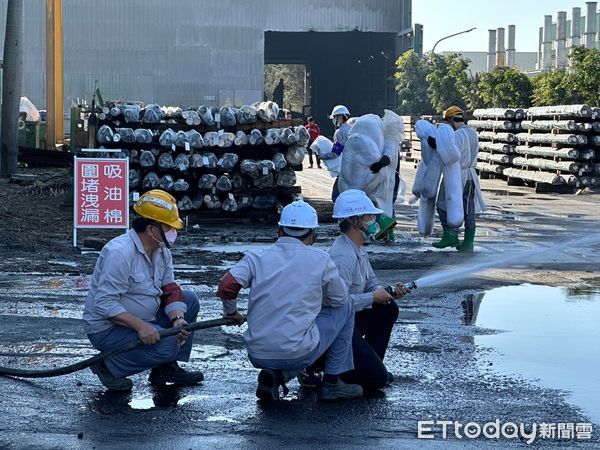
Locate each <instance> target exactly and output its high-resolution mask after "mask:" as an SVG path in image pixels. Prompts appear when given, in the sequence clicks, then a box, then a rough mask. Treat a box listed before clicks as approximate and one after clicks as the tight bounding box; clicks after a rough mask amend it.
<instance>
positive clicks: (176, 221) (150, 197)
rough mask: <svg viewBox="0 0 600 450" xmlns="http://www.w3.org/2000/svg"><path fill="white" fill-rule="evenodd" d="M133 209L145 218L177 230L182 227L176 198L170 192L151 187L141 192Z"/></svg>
mask: <svg viewBox="0 0 600 450" xmlns="http://www.w3.org/2000/svg"><path fill="white" fill-rule="evenodd" d="M133 210H134V211H135V212H136V213H138V214H139V215H140V216H142V217H145V218H146V219H152V220H156V221H157V222H161V223H164V224H167V225H169V226H171V227H173V228H175V229H177V230H181V229H182V228H183V221H182V220H181V219H180V218H179V211H178V209H177V200H175V197H173V196H172V195H171V194H169V193H167V192H165V191H161V190H160V189H152V190H151V191H148V192H146V193H145V194H143V195H142V196H141V197H140V199H139V200H138V201H137V202H136V204H135V205H133Z"/></svg>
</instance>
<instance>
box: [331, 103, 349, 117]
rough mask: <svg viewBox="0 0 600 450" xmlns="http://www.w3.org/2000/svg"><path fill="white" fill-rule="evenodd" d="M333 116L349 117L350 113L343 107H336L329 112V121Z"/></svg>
mask: <svg viewBox="0 0 600 450" xmlns="http://www.w3.org/2000/svg"><path fill="white" fill-rule="evenodd" d="M334 116H346V117H350V111H348V108H346V107H345V106H344V105H336V106H334V107H333V109H332V110H331V114H330V115H329V118H330V119H333V117H334Z"/></svg>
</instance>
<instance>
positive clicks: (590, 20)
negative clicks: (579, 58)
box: [585, 2, 598, 48]
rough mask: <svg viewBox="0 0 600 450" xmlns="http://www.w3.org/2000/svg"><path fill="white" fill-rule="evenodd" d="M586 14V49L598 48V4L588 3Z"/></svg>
mask: <svg viewBox="0 0 600 450" xmlns="http://www.w3.org/2000/svg"><path fill="white" fill-rule="evenodd" d="M585 5H586V13H585V47H586V48H595V47H596V33H597V32H598V23H597V21H596V20H597V19H596V9H597V7H598V2H586V3H585Z"/></svg>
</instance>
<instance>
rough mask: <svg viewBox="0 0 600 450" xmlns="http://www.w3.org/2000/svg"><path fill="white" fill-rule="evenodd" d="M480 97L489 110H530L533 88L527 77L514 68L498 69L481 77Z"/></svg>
mask: <svg viewBox="0 0 600 450" xmlns="http://www.w3.org/2000/svg"><path fill="white" fill-rule="evenodd" d="M478 88H479V96H480V97H481V100H482V102H483V104H484V105H485V107H489V108H492V107H493V108H528V107H529V106H531V101H530V98H531V94H532V86H531V81H529V78H528V77H527V75H525V74H523V73H521V72H519V70H518V69H515V68H513V67H496V68H495V69H494V70H493V71H492V72H488V73H484V74H482V75H481V79H480V81H479V86H478Z"/></svg>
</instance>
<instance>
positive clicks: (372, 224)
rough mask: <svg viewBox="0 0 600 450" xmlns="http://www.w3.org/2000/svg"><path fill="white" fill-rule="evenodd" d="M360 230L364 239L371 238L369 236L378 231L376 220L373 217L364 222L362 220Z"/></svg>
mask: <svg viewBox="0 0 600 450" xmlns="http://www.w3.org/2000/svg"><path fill="white" fill-rule="evenodd" d="M365 225H366V226H365ZM360 231H361V232H362V234H363V237H364V238H365V240H366V241H368V240H370V239H371V237H373V236H375V235H376V234H377V232H378V231H379V225H377V221H376V220H375V219H371V220H369V221H368V222H367V223H366V224H365V222H363V224H362V227H361V229H360Z"/></svg>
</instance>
